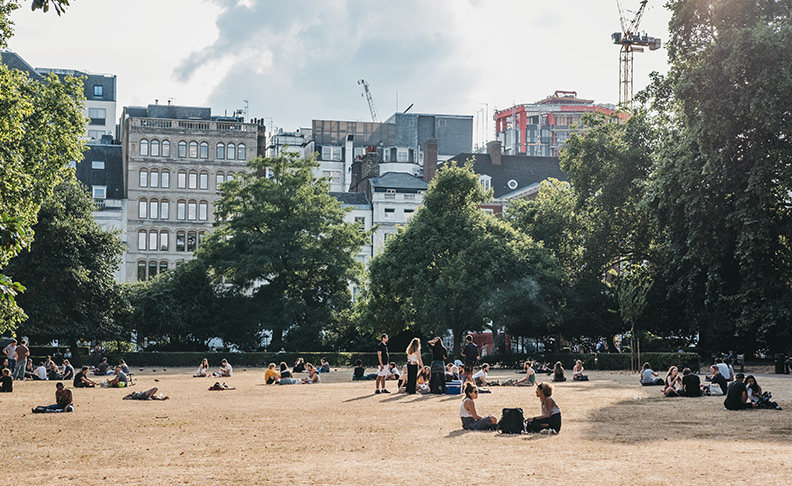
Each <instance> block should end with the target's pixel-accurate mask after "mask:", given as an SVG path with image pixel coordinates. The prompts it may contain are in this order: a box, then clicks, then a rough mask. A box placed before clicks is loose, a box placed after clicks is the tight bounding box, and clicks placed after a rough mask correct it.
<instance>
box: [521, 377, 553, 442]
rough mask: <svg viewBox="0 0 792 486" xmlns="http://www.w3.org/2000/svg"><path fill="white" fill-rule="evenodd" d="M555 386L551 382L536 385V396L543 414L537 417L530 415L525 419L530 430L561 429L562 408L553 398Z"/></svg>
mask: <svg viewBox="0 0 792 486" xmlns="http://www.w3.org/2000/svg"><path fill="white" fill-rule="evenodd" d="M552 395H553V387H552V386H550V384H549V383H539V384H538V385H536V397H537V398H539V403H540V404H541V408H542V414H541V415H537V416H536V417H529V418H528V419H527V420H526V421H525V427H526V429H527V430H528V431H530V432H542V431H543V430H548V431H550V430H552V431H553V432H550V433H556V434H557V433H558V432H559V431H560V430H561V409H560V408H558V404H557V403H556V402H555V400H553V398H552Z"/></svg>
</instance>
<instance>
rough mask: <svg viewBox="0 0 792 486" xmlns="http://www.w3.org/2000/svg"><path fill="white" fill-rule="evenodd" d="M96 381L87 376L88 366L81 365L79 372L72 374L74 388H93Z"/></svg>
mask: <svg viewBox="0 0 792 486" xmlns="http://www.w3.org/2000/svg"><path fill="white" fill-rule="evenodd" d="M95 386H96V382H95V381H93V380H91V379H90V378H88V367H87V366H83V367H82V370H80V372H79V373H77V374H76V375H74V388H93V387H95Z"/></svg>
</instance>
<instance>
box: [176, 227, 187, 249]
mask: <svg viewBox="0 0 792 486" xmlns="http://www.w3.org/2000/svg"><path fill="white" fill-rule="evenodd" d="M186 248H187V247H186V246H185V234H184V231H179V232H178V233H176V251H185V250H186Z"/></svg>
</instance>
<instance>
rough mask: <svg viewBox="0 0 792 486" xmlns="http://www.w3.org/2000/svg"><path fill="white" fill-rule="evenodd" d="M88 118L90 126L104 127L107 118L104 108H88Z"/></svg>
mask: <svg viewBox="0 0 792 486" xmlns="http://www.w3.org/2000/svg"><path fill="white" fill-rule="evenodd" d="M88 118H90V119H91V122H90V124H91V125H104V124H105V118H107V110H106V109H104V108H88Z"/></svg>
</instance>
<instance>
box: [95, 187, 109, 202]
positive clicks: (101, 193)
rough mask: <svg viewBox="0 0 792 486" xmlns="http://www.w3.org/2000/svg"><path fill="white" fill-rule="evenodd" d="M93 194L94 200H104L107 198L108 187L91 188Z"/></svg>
mask: <svg viewBox="0 0 792 486" xmlns="http://www.w3.org/2000/svg"><path fill="white" fill-rule="evenodd" d="M91 194H92V195H93V198H94V199H104V198H106V197H107V186H91Z"/></svg>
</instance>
